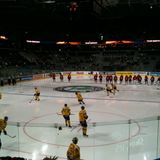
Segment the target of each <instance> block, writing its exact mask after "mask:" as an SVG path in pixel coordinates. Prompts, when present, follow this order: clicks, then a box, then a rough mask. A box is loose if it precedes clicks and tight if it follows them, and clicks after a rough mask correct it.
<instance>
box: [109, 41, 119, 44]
mask: <svg viewBox="0 0 160 160" xmlns="http://www.w3.org/2000/svg"><path fill="white" fill-rule="evenodd" d="M117 43H118V41H106V44H117Z"/></svg>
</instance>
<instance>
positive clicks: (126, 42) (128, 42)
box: [121, 40, 134, 44]
mask: <svg viewBox="0 0 160 160" xmlns="http://www.w3.org/2000/svg"><path fill="white" fill-rule="evenodd" d="M121 42H122V43H124V44H130V43H134V42H133V41H127V40H122V41H121Z"/></svg>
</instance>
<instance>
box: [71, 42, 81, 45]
mask: <svg viewBox="0 0 160 160" xmlns="http://www.w3.org/2000/svg"><path fill="white" fill-rule="evenodd" d="M69 44H70V45H80V44H81V42H69Z"/></svg>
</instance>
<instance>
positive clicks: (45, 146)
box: [42, 144, 48, 154]
mask: <svg viewBox="0 0 160 160" xmlns="http://www.w3.org/2000/svg"><path fill="white" fill-rule="evenodd" d="M47 149H48V145H47V144H45V145H43V146H42V154H46V152H47Z"/></svg>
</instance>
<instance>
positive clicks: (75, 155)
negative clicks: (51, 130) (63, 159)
mask: <svg viewBox="0 0 160 160" xmlns="http://www.w3.org/2000/svg"><path fill="white" fill-rule="evenodd" d="M77 143H78V138H77V137H74V138H73V139H72V143H71V144H70V145H69V147H68V150H67V160H80V147H79V146H78V145H77Z"/></svg>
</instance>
